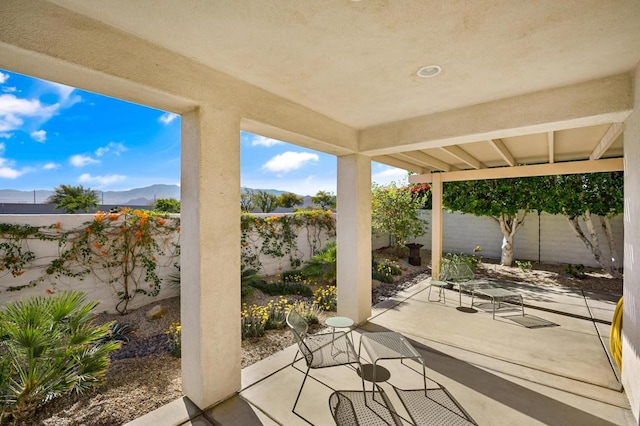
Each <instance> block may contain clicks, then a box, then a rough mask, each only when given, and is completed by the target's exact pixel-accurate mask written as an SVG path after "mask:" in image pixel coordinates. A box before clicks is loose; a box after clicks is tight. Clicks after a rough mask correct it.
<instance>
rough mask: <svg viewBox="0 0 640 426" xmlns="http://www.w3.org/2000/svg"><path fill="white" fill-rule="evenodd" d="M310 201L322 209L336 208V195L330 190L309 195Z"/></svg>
mask: <svg viewBox="0 0 640 426" xmlns="http://www.w3.org/2000/svg"><path fill="white" fill-rule="evenodd" d="M311 202H312V203H313V204H315V205H317V206H319V207H320V208H321V209H322V210H329V209H335V208H336V196H335V195H334V194H333V193H332V192H327V191H318V192H317V193H316V195H314V196H312V197H311Z"/></svg>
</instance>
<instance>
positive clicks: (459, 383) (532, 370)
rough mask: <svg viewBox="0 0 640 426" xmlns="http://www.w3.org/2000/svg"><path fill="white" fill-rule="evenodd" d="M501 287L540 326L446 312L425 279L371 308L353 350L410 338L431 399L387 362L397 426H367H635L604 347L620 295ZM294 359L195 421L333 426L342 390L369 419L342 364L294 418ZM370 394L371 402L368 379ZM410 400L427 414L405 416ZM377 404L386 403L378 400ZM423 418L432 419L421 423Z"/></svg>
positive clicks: (452, 308) (300, 371) (306, 396)
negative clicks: (369, 340)
mask: <svg viewBox="0 0 640 426" xmlns="http://www.w3.org/2000/svg"><path fill="white" fill-rule="evenodd" d="M500 285H501V286H505V287H513V286H516V285H517V286H518V288H517V291H519V292H521V293H522V294H523V296H524V301H525V318H526V319H533V320H534V327H532V328H527V327H525V326H523V325H521V324H519V323H517V322H515V321H513V320H512V319H515V318H516V317H518V316H519V317H520V318H521V313H520V310H519V307H518V309H503V310H500V311H499V312H498V313H497V314H496V319H495V320H493V319H492V316H491V312H490V310H488V311H484V310H482V309H480V308H481V307H483V306H484V305H486V303H480V305H479V307H478V306H476V308H477V309H475V308H474V309H469V308H468V307H469V306H470V303H471V299H470V297H468V296H467V295H464V296H463V299H462V300H463V305H464V306H465V307H467V309H465V310H463V311H461V310H459V309H457V308H459V306H458V297H457V296H458V295H457V294H455V293H452V292H451V291H450V290H446V291H448V292H449V293H451V296H452V297H448V298H447V303H446V304H445V303H441V302H429V301H427V293H428V280H427V281H425V282H423V283H420V284H418V285H416V286H414V287H412V288H410V289H409V290H407V291H405V292H404V293H401V294H398V295H397V296H396V297H395V298H394V299H392V300H387V301H385V302H384V303H382V304H379V305H377V306H376V307H374V309H373V315H372V317H371V318H370V319H369V321H368V322H367V323H365V324H363V325H362V326H361V327H359V328H358V329H356V330H354V331H353V339H354V344H355V347H356V348H358V345H359V341H360V338H361V336H362V334H363V333H368V332H379V331H396V332H399V333H401V334H402V335H404V336H405V337H406V338H407V339H408V340H409V342H410V343H411V344H412V345H413V346H414V347H415V348H416V349H417V350H418V352H419V353H420V355H422V357H423V358H424V361H425V364H426V367H427V371H426V374H427V378H428V383H427V386H428V388H429V390H428V391H427V395H428V399H425V397H424V394H422V391H421V389H422V387H423V381H422V368H421V366H420V364H419V363H418V362H415V361H413V360H408V361H405V362H404V365H403V364H401V363H400V361H398V360H386V361H380V363H379V365H381V366H382V367H383V368H384V369H385V370H386V371H387V372H388V380H387V381H385V382H380V383H379V386H380V389H382V390H383V391H384V394H385V395H386V397H387V398H388V402H389V405H390V406H392V407H393V410H395V411H396V412H397V414H398V416H399V422H400V423H391V417H385V416H384V415H383V416H382V417H378V416H375V415H373V417H370V419H369V420H368V421H367V422H366V423H363V424H367V425H369V424H413V423H417V424H437V425H442V424H455V425H465V424H474V423H473V422H475V423H477V424H480V425H513V424H519V425H529V424H547V425H558V426H560V425H563V426H564V425H603V426H605V425H627V424H629V425H630V424H633V423H632V422H633V417H632V415H631V413H630V411H629V406H628V400H627V398H626V396H625V395H624V393H623V392H622V391H621V386H620V384H619V381H618V379H617V372H616V371H615V369H614V368H613V367H612V365H611V363H610V361H609V357H608V354H607V352H606V350H605V347H606V346H607V345H605V343H606V342H608V328H609V326H608V325H606V324H605V323H606V322H607V321H608V320H609V319H610V318H611V316H612V313H613V309H614V308H615V300H608V299H615V298H608V297H606V296H603V295H594V297H592V298H591V297H589V296H590V295H589V294H588V293H582V292H576V291H570V290H566V291H565V290H564V289H557V288H548V289H547V288H545V287H540V286H533V285H526V284H524V285H521V284H516V283H508V282H501V283H500ZM483 302H484V301H483ZM535 321H539V322H538V323H537V326H536V323H535ZM540 325H544V326H540ZM296 350H297V347H295V346H292V347H289V348H287V349H286V350H284V351H282V352H280V353H278V354H275V355H274V356H272V357H270V358H267V359H265V360H263V361H261V362H259V363H257V364H254V365H252V366H250V367H248V368H246V369H244V370H243V375H242V382H243V383H242V390H241V392H240V393H239V395H238V396H237V397H234V398H231V399H230V400H227V401H226V402H224V403H222V404H219V405H218V406H216V407H214V408H213V409H210V410H208V411H207V412H206V413H204V414H203V415H201V416H200V417H197V418H196V419H193V420H192V423H191V424H208V423H204V422H205V420H207V419H208V420H207V421H208V422H209V423H212V424H221V425H235V424H242V425H260V424H264V425H277V424H280V425H304V424H309V423H310V424H314V425H331V424H335V423H334V421H333V418H332V416H331V411H330V408H329V400H330V397H331V396H332V394H333V393H334V391H336V390H339V391H345V392H343V393H342V395H343V396H345V397H346V398H348V399H349V401H350V403H351V404H352V405H353V406H354V407H355V410H356V411H362V410H363V409H365V410H366V407H364V398H363V394H362V386H361V381H360V378H359V376H358V373H357V372H356V371H355V368H353V367H351V366H340V367H333V368H326V369H320V370H311V372H310V377H309V379H307V382H306V384H305V386H304V389H303V391H302V395H301V397H300V402H299V403H298V406H297V409H296V411H297V412H298V413H299V414H300V415H301V417H303V418H301V417H298V416H296V415H295V414H293V413H292V412H291V408H292V406H293V402H294V400H295V398H296V394H297V392H298V389H299V388H300V384H301V383H302V380H303V377H304V372H305V370H306V366H305V364H304V360H302V359H300V358H301V357H300V355H298V360H297V361H296V363H295V364H294V367H295V368H294V367H292V366H291V361H292V360H293V359H294V355H295V354H296ZM362 358H363V363H365V365H366V363H368V362H370V360H369V359H368V357H367V354H366V353H365V351H364V349H363V352H362ZM365 368H366V367H365ZM366 389H367V394H368V395H367V401H370V390H371V383H370V382H367V388H366ZM402 390H414V392H409V393H403V391H402ZM334 398H336V396H334ZM412 399H413V400H414V402H416V404H417V406H418V409H419V411H422V413H418V415H415V413H409V412H408V411H407V409H406V408H405V406H409V405H410V401H411V400H412ZM376 400H377V401H382V400H381V399H380V396H379V395H378V396H376ZM403 402H404V404H403ZM376 404H377V403H376ZM369 405H371V403H370V402H369ZM377 407H379V406H377ZM365 414H366V413H365ZM369 414H371V413H369ZM412 414H413V416H412ZM420 414H423V415H425V417H423V418H422V420H420V419H421V418H420V417H419V415H420ZM429 416H431V417H429ZM434 416H435V417H434ZM438 416H439V417H438ZM371 419H373V420H371ZM201 422H202V423H201ZM156 424H157V423H156Z"/></svg>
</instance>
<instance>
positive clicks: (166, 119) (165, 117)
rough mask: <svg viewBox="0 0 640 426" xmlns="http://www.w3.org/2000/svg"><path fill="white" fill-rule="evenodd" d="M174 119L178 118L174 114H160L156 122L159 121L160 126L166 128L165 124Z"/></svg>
mask: <svg viewBox="0 0 640 426" xmlns="http://www.w3.org/2000/svg"><path fill="white" fill-rule="evenodd" d="M176 118H178V114H174V113H172V112H165V113H164V114H162V115H161V116H160V118H158V121H160V122H161V123H162V124H164V125H165V126H166V125H167V124H169V123H171V122H172V121H173V120H175V119H176Z"/></svg>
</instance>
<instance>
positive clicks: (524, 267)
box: [516, 260, 533, 272]
mask: <svg viewBox="0 0 640 426" xmlns="http://www.w3.org/2000/svg"><path fill="white" fill-rule="evenodd" d="M516 265H517V266H518V268H520V270H521V271H522V272H527V271H530V270H531V268H533V264H532V263H531V261H530V260H516Z"/></svg>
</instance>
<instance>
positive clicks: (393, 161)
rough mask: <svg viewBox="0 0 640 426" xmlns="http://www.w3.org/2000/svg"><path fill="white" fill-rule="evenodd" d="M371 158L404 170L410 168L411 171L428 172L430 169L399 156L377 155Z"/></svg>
mask: <svg viewBox="0 0 640 426" xmlns="http://www.w3.org/2000/svg"><path fill="white" fill-rule="evenodd" d="M371 160H373V161H377V162H378V163H382V164H386V165H387V166H393V167H397V168H399V169H404V170H408V171H410V172H415V173H426V172H429V171H430V169H425V168H423V167H420V166H418V165H417V164H415V163H409V162H408V161H403V160H398V159H397V158H394V157H390V156H388V155H379V156H377V157H372V158H371Z"/></svg>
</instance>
